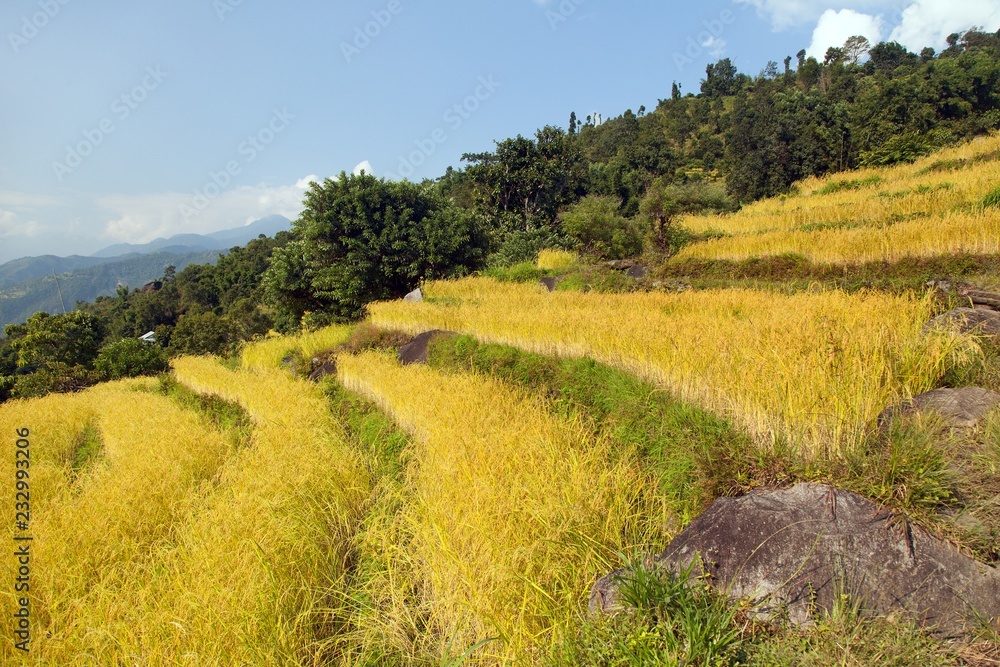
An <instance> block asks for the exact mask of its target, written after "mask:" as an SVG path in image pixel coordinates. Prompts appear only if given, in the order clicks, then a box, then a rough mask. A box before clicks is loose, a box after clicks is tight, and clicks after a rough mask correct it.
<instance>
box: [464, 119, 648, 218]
mask: <svg viewBox="0 0 1000 667" xmlns="http://www.w3.org/2000/svg"><path fill="white" fill-rule="evenodd" d="M634 117H635V116H634V114H633V118H634ZM588 119H589V117H588ZM588 124H589V120H588ZM462 160H463V161H466V162H469V163H470V166H469V168H468V175H469V178H470V179H471V180H472V182H473V183H474V184H475V187H476V207H477V208H478V209H479V211H480V212H481V213H482V214H483V215H484V216H485V217H486V218H487V219H488V220H489V221H490V223H491V227H492V230H493V231H500V232H506V231H511V230H521V231H531V230H532V229H534V228H537V227H539V226H551V225H552V224H553V223H554V222H555V219H556V214H557V213H558V212H559V209H560V208H562V207H564V206H566V205H568V204H571V203H573V202H575V201H576V200H578V199H579V198H580V197H581V196H583V194H584V187H583V186H584V180H585V177H586V172H585V171H584V167H583V161H582V159H581V156H580V151H579V148H578V147H577V142H575V141H572V140H571V139H570V138H569V137H568V136H567V135H566V134H565V133H564V132H562V130H560V129H558V128H555V127H551V126H549V127H544V128H542V129H541V130H538V131H537V132H536V133H535V138H534V139H526V138H525V137H522V136H520V135H518V136H517V137H516V138H515V139H506V140H504V141H501V142H497V144H496V150H495V151H494V152H492V153H475V154H469V153H467V154H465V155H463V156H462Z"/></svg>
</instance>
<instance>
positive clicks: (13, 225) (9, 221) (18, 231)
mask: <svg viewBox="0 0 1000 667" xmlns="http://www.w3.org/2000/svg"><path fill="white" fill-rule="evenodd" d="M43 231H45V228H44V227H43V226H42V225H40V224H39V223H38V222H36V221H34V220H22V219H21V217H20V216H19V215H18V214H17V213H15V212H14V211H4V210H0V239H5V238H12V237H15V236H27V237H31V236H38V235H39V234H41V233H42V232H43Z"/></svg>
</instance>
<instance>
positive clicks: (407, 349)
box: [396, 329, 458, 366]
mask: <svg viewBox="0 0 1000 667" xmlns="http://www.w3.org/2000/svg"><path fill="white" fill-rule="evenodd" d="M457 335H458V334H456V333H455V332H454V331H441V330H440V329H435V330H433V331H425V332H424V333H422V334H420V335H419V336H415V337H414V338H413V339H412V340H410V342H409V343H407V344H406V345H403V346H402V347H401V348H399V354H398V355H396V358H397V359H398V360H399V363H401V364H403V365H404V366H407V365H409V364H426V363H427V350H428V348H429V347H430V344H431V341H432V340H434V339H435V338H437V337H439V336H457Z"/></svg>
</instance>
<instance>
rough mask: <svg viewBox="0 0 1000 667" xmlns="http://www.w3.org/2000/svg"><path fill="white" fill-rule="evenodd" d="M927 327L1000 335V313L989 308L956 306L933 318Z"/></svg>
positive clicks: (982, 334)
mask: <svg viewBox="0 0 1000 667" xmlns="http://www.w3.org/2000/svg"><path fill="white" fill-rule="evenodd" d="M927 329H944V330H945V331H955V332H957V333H972V334H978V335H980V336H1000V313H998V312H997V311H995V310H991V309H989V308H955V309H954V310H949V311H948V312H947V313H945V314H944V315H938V316H937V317H935V318H934V319H932V320H931V321H930V322H928V323H927Z"/></svg>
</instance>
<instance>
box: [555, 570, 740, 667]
mask: <svg viewBox="0 0 1000 667" xmlns="http://www.w3.org/2000/svg"><path fill="white" fill-rule="evenodd" d="M687 579H688V578H687V576H685V574H684V573H681V575H680V576H675V575H673V574H671V573H669V572H666V571H663V570H658V569H655V568H646V567H643V566H641V565H637V566H635V567H633V568H631V572H630V573H629V574H628V575H626V577H625V578H624V579H623V581H622V584H621V598H622V602H623V605H624V607H625V609H626V610H627V611H626V612H625V613H619V614H616V615H613V616H601V617H596V618H587V619H582V620H581V623H580V624H579V625H578V627H577V629H576V632H574V633H572V634H571V635H570V637H568V638H567V639H566V640H565V641H563V642H562V643H560V644H559V645H557V646H556V647H555V648H554V649H553V650H552V651H551V653H550V654H549V655H547V656H546V657H545V659H544V660H543V662H542V664H545V665H548V666H549V667H562V666H563V665H565V666H567V667H569V666H570V665H573V666H576V665H593V666H594V667H619V666H622V667H626V666H635V667H639V666H642V665H677V666H678V667H680V666H681V665H684V666H687V665H691V666H695V665H703V666H704V667H716V666H718V667H722V666H724V665H734V666H735V665H744V664H747V659H748V658H749V650H750V648H751V646H750V641H749V640H750V639H751V637H750V635H749V634H748V633H746V632H745V631H744V630H743V629H742V628H741V626H740V624H739V623H738V621H737V610H736V609H735V608H734V607H732V606H731V605H730V604H729V603H728V602H727V601H726V600H725V599H724V598H723V597H721V596H719V595H718V594H716V593H715V592H714V591H713V590H712V589H711V588H710V587H708V586H707V585H705V584H704V583H699V582H694V583H692V584H689V583H687Z"/></svg>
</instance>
